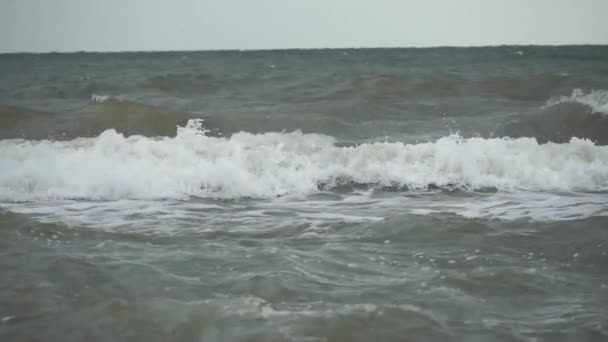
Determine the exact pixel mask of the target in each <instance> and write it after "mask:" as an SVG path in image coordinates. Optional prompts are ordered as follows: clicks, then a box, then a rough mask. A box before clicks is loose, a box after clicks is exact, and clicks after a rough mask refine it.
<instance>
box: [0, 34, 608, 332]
mask: <svg viewBox="0 0 608 342" xmlns="http://www.w3.org/2000/svg"><path fill="white" fill-rule="evenodd" d="M606 145H608V47H593V46H587V47H499V48H466V49H465V48H460V49H457V48H437V49H372V50H317V51H315V50H311V51H257V52H256V51H252V52H239V51H229V52H171V53H119V54H91V53H76V54H42V55H21V54H12V55H0V254H1V257H0V272H1V273H2V277H0V339H1V340H3V341H83V340H89V341H307V342H308V341H370V340H377V341H450V340H459V341H460V340H467V341H543V340H547V341H573V340H576V341H601V340H606V339H608V256H607V253H608V202H607V200H608V146H606Z"/></svg>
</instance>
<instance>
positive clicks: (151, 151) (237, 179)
mask: <svg viewBox="0 0 608 342" xmlns="http://www.w3.org/2000/svg"><path fill="white" fill-rule="evenodd" d="M201 124H202V122H201V121H200V120H191V121H189V122H188V124H187V125H186V126H185V127H179V128H178V131H177V135H176V136H175V137H159V138H148V137H144V136H138V135H135V136H131V137H124V136H123V135H122V134H119V133H117V132H116V131H115V130H106V131H104V132H103V133H102V134H100V135H99V136H97V137H95V138H78V139H74V140H70V141H48V140H42V141H28V140H22V139H13V140H2V141H0V155H2V160H3V167H2V169H0V200H2V201H36V200H49V199H71V198H84V199H98V200H115V199H126V198H129V199H160V198H188V197H191V196H198V197H212V198H240V197H256V198H270V197H276V196H281V195H287V194H308V193H313V192H316V191H319V188H320V187H322V188H324V189H332V188H335V187H339V186H342V185H343V184H345V183H348V184H368V185H369V184H372V185H374V186H380V187H397V188H408V189H421V190H422V189H428V187H429V184H432V185H433V186H434V187H456V188H460V189H463V190H469V189H478V188H495V189H497V190H499V191H501V190H505V191H518V190H526V191H605V190H608V147H602V146H596V145H594V144H593V143H592V142H590V141H588V140H581V139H576V138H573V139H571V140H570V141H569V142H568V143H564V144H554V143H548V144H538V142H537V141H536V140H535V139H533V138H519V139H483V138H470V139H465V138H461V137H459V136H457V135H451V136H447V137H444V138H441V139H439V140H437V141H436V142H428V143H419V144H404V143H399V142H396V143H388V142H385V143H370V144H361V145H357V146H338V145H336V141H335V139H334V138H332V137H330V136H326V135H320V134H303V133H301V132H299V131H295V132H291V133H265V134H251V133H247V132H241V133H236V134H233V135H232V136H231V137H230V138H219V137H209V136H206V135H205V130H204V129H203V128H202V126H201Z"/></svg>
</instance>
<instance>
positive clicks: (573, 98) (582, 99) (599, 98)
mask: <svg viewBox="0 0 608 342" xmlns="http://www.w3.org/2000/svg"><path fill="white" fill-rule="evenodd" d="M560 103H580V104H583V105H585V106H587V107H589V108H591V109H592V110H593V111H594V112H595V113H603V114H608V91H606V90H592V91H589V92H585V91H583V90H582V89H574V90H573V91H572V94H570V95H569V96H560V97H556V98H552V99H550V100H549V101H548V102H547V106H554V105H557V104H560Z"/></svg>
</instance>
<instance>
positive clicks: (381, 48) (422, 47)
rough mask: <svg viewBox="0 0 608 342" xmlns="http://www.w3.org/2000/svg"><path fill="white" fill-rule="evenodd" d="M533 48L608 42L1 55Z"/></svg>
mask: <svg viewBox="0 0 608 342" xmlns="http://www.w3.org/2000/svg"><path fill="white" fill-rule="evenodd" d="M506 47H513V48H526V47H528V48H531V47H608V43H604V44H595V43H577V44H496V45H428V46H427V45H420V46H375V47H355V46H353V47H312V48H289V47H287V48H252V49H238V48H218V49H183V50H182V49H168V50H156V49H149V50H50V51H27V50H24V51H7V52H0V55H45V54H86V53H90V54H101V53H115V54H118V53H176V52H186V53H188V52H265V51H320V50H398V49H420V50H424V49H483V48H506Z"/></svg>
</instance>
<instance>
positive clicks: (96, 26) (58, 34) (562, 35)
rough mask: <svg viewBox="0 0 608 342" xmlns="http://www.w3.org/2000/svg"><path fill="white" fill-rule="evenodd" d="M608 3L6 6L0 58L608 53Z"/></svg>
mask: <svg viewBox="0 0 608 342" xmlns="http://www.w3.org/2000/svg"><path fill="white" fill-rule="evenodd" d="M607 18H608V0H424V1H423V0H214V1H211V0H173V1H169V0H0V52H16V51H36V52H44V51H79V50H86V51H125V50H131V51H132V50H205V49H268V48H325V47H385V46H386V47H388V46H437V45H457V46H469V45H501V44H552V45H553V44H608V19H607Z"/></svg>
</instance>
